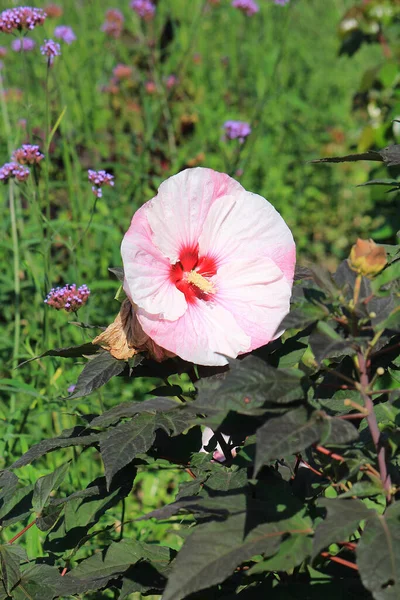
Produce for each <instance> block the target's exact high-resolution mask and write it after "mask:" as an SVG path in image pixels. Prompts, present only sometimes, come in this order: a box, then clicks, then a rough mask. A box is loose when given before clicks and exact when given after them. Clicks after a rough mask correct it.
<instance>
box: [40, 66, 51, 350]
mask: <svg viewBox="0 0 400 600" xmlns="http://www.w3.org/2000/svg"><path fill="white" fill-rule="evenodd" d="M49 74H50V59H49V60H48V61H47V68H46V83H45V98H46V103H45V143H44V146H45V153H46V168H45V169H44V182H45V211H46V219H45V220H44V225H43V247H42V252H43V270H44V292H45V293H46V291H48V290H49V289H50V274H49V270H50V259H51V241H50V240H49V239H48V238H49V223H50V219H51V207H50V193H49V171H50V153H49V147H50V144H49V141H48V140H49V134H50V94H49ZM48 336H49V315H48V311H47V310H46V307H45V309H44V314H43V340H44V347H45V348H47V340H48Z"/></svg>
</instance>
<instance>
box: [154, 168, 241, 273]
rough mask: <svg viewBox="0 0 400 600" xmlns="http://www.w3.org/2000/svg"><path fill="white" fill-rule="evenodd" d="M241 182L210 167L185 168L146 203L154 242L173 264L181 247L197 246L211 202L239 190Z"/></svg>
mask: <svg viewBox="0 0 400 600" xmlns="http://www.w3.org/2000/svg"><path fill="white" fill-rule="evenodd" d="M242 191H244V190H243V188H242V186H241V185H240V183H238V182H237V181H235V180H234V179H232V178H231V177H229V176H228V175H225V174H224V173H218V172H216V171H213V170H212V169H204V168H202V167H198V168H196V169H186V170H185V171H182V172H181V173H178V174H177V175H174V176H173V177H170V178H169V179H167V180H166V181H164V183H162V184H161V185H160V187H159V190H158V194H157V196H156V197H155V198H153V200H150V202H148V203H147V204H146V211H147V212H146V215H147V219H148V221H149V224H150V227H151V230H152V232H153V242H154V243H155V245H156V246H157V248H159V250H160V251H161V252H162V253H163V255H164V256H166V257H168V258H169V259H170V261H171V263H172V264H174V263H176V262H177V261H178V260H179V254H180V251H181V250H182V249H183V248H192V247H193V248H197V243H198V239H199V235H200V233H201V230H202V228H203V224H204V222H205V220H206V218H207V214H208V212H209V210H210V207H211V205H212V204H213V202H215V201H216V200H217V199H218V198H219V197H221V196H225V195H226V194H231V193H241V192H242Z"/></svg>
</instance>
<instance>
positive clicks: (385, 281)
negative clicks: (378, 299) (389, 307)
mask: <svg viewBox="0 0 400 600" xmlns="http://www.w3.org/2000/svg"><path fill="white" fill-rule="evenodd" d="M392 281H396V282H398V281H400V261H396V262H393V263H392V264H391V265H389V266H388V267H387V268H386V269H384V270H383V271H382V273H379V275H377V276H376V277H375V279H373V280H372V281H371V289H372V292H373V293H374V294H377V293H378V292H379V291H380V290H381V288H382V287H383V286H387V285H389V284H390V283H392Z"/></svg>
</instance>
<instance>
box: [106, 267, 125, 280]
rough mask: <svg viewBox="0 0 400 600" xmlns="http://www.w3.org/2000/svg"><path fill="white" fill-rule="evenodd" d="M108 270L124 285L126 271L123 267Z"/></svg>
mask: <svg viewBox="0 0 400 600" xmlns="http://www.w3.org/2000/svg"><path fill="white" fill-rule="evenodd" d="M108 270H109V271H110V273H112V274H113V275H115V277H116V278H117V279H118V281H120V282H121V283H124V269H123V268H122V267H108Z"/></svg>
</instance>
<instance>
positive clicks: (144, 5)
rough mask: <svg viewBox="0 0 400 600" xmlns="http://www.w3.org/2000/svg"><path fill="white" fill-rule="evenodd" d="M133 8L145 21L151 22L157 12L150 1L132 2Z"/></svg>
mask: <svg viewBox="0 0 400 600" xmlns="http://www.w3.org/2000/svg"><path fill="white" fill-rule="evenodd" d="M131 8H132V9H133V10H134V11H135V13H136V14H137V15H139V17H140V18H141V19H143V20H144V21H150V20H151V19H152V18H153V17H154V14H155V12H156V7H155V6H154V4H153V3H152V2H151V1H150V0H132V2H131Z"/></svg>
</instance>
